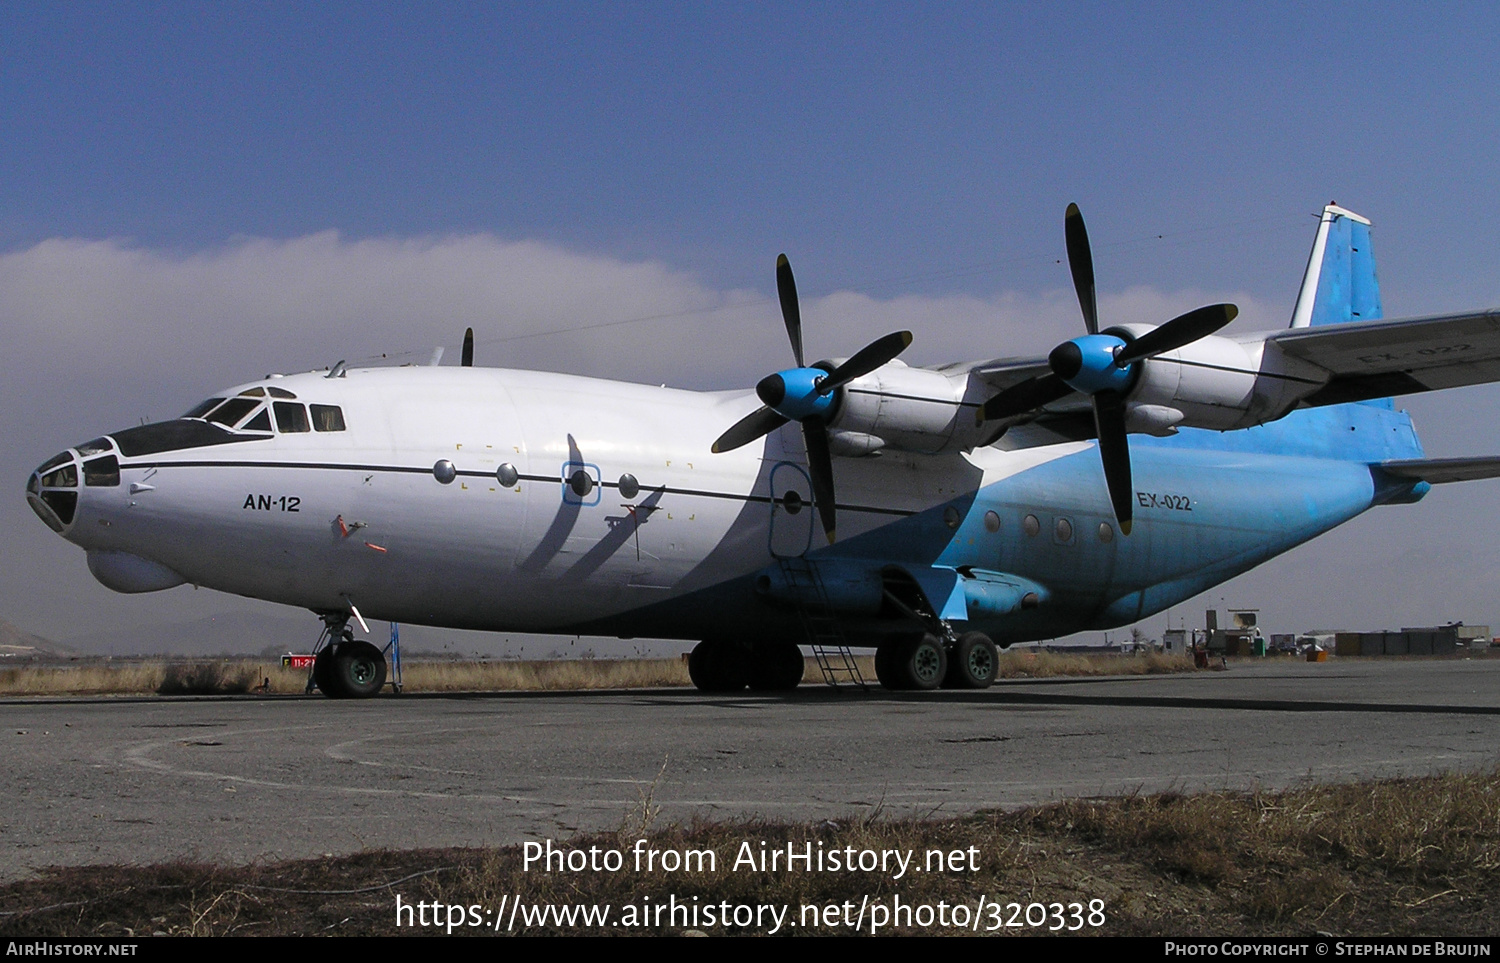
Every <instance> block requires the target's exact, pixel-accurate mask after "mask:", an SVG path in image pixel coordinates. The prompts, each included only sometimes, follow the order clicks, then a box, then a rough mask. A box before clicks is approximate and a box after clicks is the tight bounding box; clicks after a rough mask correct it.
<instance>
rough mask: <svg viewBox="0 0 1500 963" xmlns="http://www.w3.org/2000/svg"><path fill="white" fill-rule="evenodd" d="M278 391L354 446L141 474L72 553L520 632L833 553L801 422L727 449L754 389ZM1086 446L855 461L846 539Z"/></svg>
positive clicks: (426, 375) (334, 606)
mask: <svg viewBox="0 0 1500 963" xmlns="http://www.w3.org/2000/svg"><path fill="white" fill-rule="evenodd" d="M271 384H274V385H276V386H277V387H280V388H283V389H287V390H290V391H292V392H295V394H296V395H297V398H298V400H299V401H301V402H310V403H313V404H329V405H338V406H340V407H341V408H342V409H343V413H344V420H345V422H346V425H347V429H346V430H345V431H341V432H316V431H314V432H307V433H299V434H279V435H276V436H275V437H274V438H271V439H268V440H255V441H245V442H237V443H233V444H225V445H218V446H213V447H207V448H196V449H189V450H184V451H174V452H163V453H160V454H154V455H145V456H139V457H122V458H121V484H120V485H119V486H118V487H113V488H82V489H80V501H79V507H78V512H77V516H76V518H75V519H74V522H73V524H72V525H71V526H70V528H69V530H68V532H67V533H66V534H67V537H68V538H69V539H70V540H71V541H74V542H76V543H77V544H79V545H81V546H82V547H84V548H85V549H88V550H90V551H93V552H128V553H131V554H133V555H136V556H139V557H141V558H144V559H148V560H150V561H152V562H155V563H158V564H160V565H162V566H165V567H167V568H168V569H170V570H172V571H174V572H177V573H179V574H181V575H182V576H183V578H184V579H186V580H187V581H189V582H191V583H193V584H196V585H202V586H205V587H209V588H214V589H219V590H222V591H226V592H232V593H236V594H240V595H245V596H250V597H254V598H260V599H267V600H270V601H274V602H281V603H286V604H291V605H298V606H303V607H307V608H311V609H314V610H319V611H335V610H347V609H348V607H349V606H350V605H351V604H352V605H355V606H358V608H359V609H360V611H361V612H363V613H364V614H365V615H367V616H370V617H376V618H384V619H392V620H396V621H405V622H415V623H424V624H434V625H446V626H455V627H467V628H478V629H489V630H511V631H526V630H537V631H542V630H547V629H550V628H557V627H564V626H569V625H575V624H579V623H583V622H592V621H597V620H601V619H607V618H609V617H611V616H614V615H618V614H620V613H623V612H628V611H631V610H633V609H638V608H640V607H642V606H646V605H649V604H651V603H654V602H658V601H662V600H666V599H669V598H674V597H677V596H680V595H683V594H685V593H687V592H691V591H693V590H695V589H698V588H704V587H708V586H711V585H715V584H718V583H720V582H724V581H726V580H729V579H732V578H736V577H739V576H743V575H747V574H749V573H753V572H755V571H756V570H758V569H760V568H762V567H764V566H765V565H767V564H770V563H771V562H772V561H773V555H772V547H773V545H774V546H776V547H777V549H778V551H780V552H783V553H795V552H798V551H800V550H802V549H803V548H805V547H808V546H809V545H811V546H812V547H816V546H818V545H821V544H823V535H822V533H821V530H820V529H819V528H818V526H817V523H816V513H815V512H814V511H813V510H812V507H811V505H810V504H805V505H804V507H803V508H802V509H801V510H800V511H798V512H796V513H788V512H787V511H786V509H785V508H784V507H782V506H781V505H775V506H773V505H772V503H771V496H772V495H773V494H775V495H776V496H777V497H780V496H782V495H784V494H785V491H786V489H787V488H788V487H796V488H798V489H799V494H800V495H801V497H802V498H803V499H804V501H805V502H810V499H811V491H810V490H809V488H808V486H807V483H806V476H805V464H806V458H805V454H804V452H803V449H802V442H801V434H800V431H799V430H798V427H797V426H796V425H795V424H793V425H788V426H786V427H784V428H782V429H781V430H779V431H777V432H773V433H772V435H770V436H769V437H768V438H767V439H766V441H765V443H764V444H760V443H757V444H755V445H749V446H746V447H744V448H742V449H739V450H737V451H733V452H728V453H725V454H719V455H715V454H712V453H711V452H710V447H711V445H712V444H713V441H714V439H715V438H716V437H717V436H718V435H719V434H720V433H721V432H722V431H723V430H724V428H725V426H727V425H730V424H733V423H734V422H735V421H736V420H738V419H739V418H741V417H743V416H744V415H746V414H747V413H749V412H750V411H752V410H753V409H754V408H755V407H756V406H757V405H758V404H759V401H758V400H757V399H756V398H755V396H754V395H753V394H752V393H750V392H743V391H739V392H722V393H699V392H690V391H682V390H676V389H671V388H657V387H651V386H645V385H631V384H621V383H617V382H606V381H599V380H595V379H589V378H582V377H575V376H570V375H559V374H546V373H540V372H530V371H508V370H497V369H482V368H432V367H429V368H414V367H407V368H386V369H369V370H353V371H349V372H348V373H347V375H346V376H345V377H340V378H326V377H323V376H322V375H321V374H320V373H313V374H304V375H295V376H289V377H285V378H278V379H273V380H268V381H261V382H255V383H253V385H271ZM253 385H241V386H239V387H237V388H235V389H231V390H230V391H229V392H226V393H225V394H226V396H227V395H232V394H237V393H238V392H239V391H241V390H243V389H245V388H247V387H253ZM1082 447H1084V446H1082V445H1079V444H1067V445H1060V446H1055V447H1052V448H1043V449H1030V450H1026V451H1022V452H1013V453H1012V452H1001V451H997V450H994V449H984V450H983V452H982V455H979V456H965V455H959V454H951V455H946V456H936V457H934V456H922V455H911V454H906V453H902V452H893V451H887V452H885V453H883V454H882V455H881V456H880V457H876V458H857V459H856V458H838V459H835V465H836V467H835V475H836V479H837V490H838V505H839V529H840V535H841V540H842V539H843V538H844V537H853V536H857V535H859V534H860V533H862V532H867V531H870V530H872V529H874V528H877V527H879V526H881V525H882V524H885V523H887V522H890V521H893V520H896V519H898V518H901V517H905V516H907V515H909V514H912V513H916V512H920V511H923V510H925V509H929V508H932V507H934V506H936V505H940V504H942V503H944V502H947V501H949V500H951V499H954V498H956V497H958V496H960V495H962V494H965V493H967V492H972V491H974V490H976V489H977V488H978V487H980V485H981V484H982V480H983V481H992V480H994V479H995V478H998V477H1004V476H1006V475H1009V474H1012V473H1014V472H1016V471H1020V470H1022V469H1023V468H1025V467H1030V466H1032V465H1035V464H1039V463H1041V462H1045V461H1047V460H1050V459H1053V458H1057V457H1062V456H1063V455H1066V454H1071V453H1073V452H1076V451H1078V450H1079V449H1080V448H1082ZM443 459H446V460H448V461H451V462H452V463H453V465H454V467H455V468H456V469H457V472H458V474H457V477H456V478H455V479H454V480H453V482H452V483H450V484H442V483H440V482H439V481H438V480H437V479H436V478H435V477H434V473H433V465H434V464H435V463H436V462H438V461H439V460H443ZM503 464H508V465H511V466H514V468H515V470H516V471H517V472H518V473H519V475H520V480H519V482H518V483H517V484H516V485H514V486H512V487H506V486H505V485H503V484H502V483H501V482H500V481H498V480H497V478H496V469H497V468H498V467H499V466H501V465H503ZM579 468H582V469H583V470H585V471H587V472H588V473H589V475H590V476H591V477H592V478H593V479H594V480H595V482H596V484H595V486H594V487H593V489H592V491H590V492H589V493H588V494H587V495H586V496H584V497H582V498H579V497H578V496H576V495H575V494H574V493H573V492H572V490H571V489H569V488H567V487H566V485H565V477H566V476H567V475H569V474H571V473H572V472H573V471H575V470H577V469H579ZM565 469H566V470H565ZM626 474H629V475H632V476H634V477H635V478H636V479H637V480H638V482H639V486H640V490H639V492H638V493H637V494H636V496H635V497H634V498H627V497H624V496H623V495H622V493H621V492H620V489H619V482H620V478H621V476H623V475H626ZM292 500H295V506H294V507H295V509H296V510H295V511H292V510H290V508H291V507H293V502H292ZM268 506H269V507H268Z"/></svg>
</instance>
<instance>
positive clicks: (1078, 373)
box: [1047, 334, 1135, 395]
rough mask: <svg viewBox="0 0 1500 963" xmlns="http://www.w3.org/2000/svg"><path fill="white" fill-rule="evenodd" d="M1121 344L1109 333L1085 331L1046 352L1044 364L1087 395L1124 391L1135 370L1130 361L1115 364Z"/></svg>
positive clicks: (1122, 342)
mask: <svg viewBox="0 0 1500 963" xmlns="http://www.w3.org/2000/svg"><path fill="white" fill-rule="evenodd" d="M1124 347H1125V342H1124V341H1122V340H1121V339H1119V338H1117V337H1115V336H1114V335H1112V334H1086V335H1084V336H1083V337H1081V338H1074V339H1073V340H1072V341H1064V342H1063V343H1062V344H1060V345H1058V346H1057V347H1055V348H1053V349H1052V353H1051V354H1049V355H1047V364H1048V365H1050V366H1051V368H1052V373H1053V374H1055V375H1057V376H1058V377H1059V378H1061V379H1062V380H1064V381H1066V382H1067V383H1068V386H1069V387H1070V388H1072V389H1073V390H1074V391H1081V392H1083V393H1084V394H1086V395H1092V394H1097V393H1098V392H1100V391H1116V392H1120V393H1122V394H1123V393H1124V392H1126V391H1129V390H1130V386H1131V383H1132V382H1134V380H1135V372H1133V371H1131V370H1130V369H1131V368H1132V367H1133V366H1132V365H1126V366H1125V367H1123V368H1122V367H1120V366H1119V365H1117V364H1115V356H1116V355H1118V354H1119V353H1120V351H1121V349H1123V348H1124Z"/></svg>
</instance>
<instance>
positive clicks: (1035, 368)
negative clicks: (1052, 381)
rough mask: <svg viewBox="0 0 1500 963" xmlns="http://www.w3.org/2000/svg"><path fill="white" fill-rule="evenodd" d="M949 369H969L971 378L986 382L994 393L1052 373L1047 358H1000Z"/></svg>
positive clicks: (953, 366)
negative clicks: (1028, 379)
mask: <svg viewBox="0 0 1500 963" xmlns="http://www.w3.org/2000/svg"><path fill="white" fill-rule="evenodd" d="M949 367H952V368H963V369H967V370H968V373H969V374H970V376H972V377H974V378H977V379H979V380H980V381H982V382H984V383H985V384H986V385H988V386H989V388H990V389H991V391H992V392H996V391H1004V390H1005V389H1006V388H1009V387H1010V386H1011V385H1013V384H1019V383H1020V382H1022V381H1025V380H1026V379H1027V378H1039V377H1041V376H1042V375H1045V374H1048V373H1050V372H1051V371H1052V369H1051V368H1050V367H1049V366H1048V365H1047V359H1046V358H1000V359H998V360H995V361H982V362H980V363H978V364H965V365H951V366H949ZM938 370H939V371H942V370H944V369H942V368H939V369H938Z"/></svg>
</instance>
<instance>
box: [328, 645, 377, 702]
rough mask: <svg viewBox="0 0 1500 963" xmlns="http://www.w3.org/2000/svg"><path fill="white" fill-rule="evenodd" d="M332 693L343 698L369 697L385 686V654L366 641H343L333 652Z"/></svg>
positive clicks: (330, 681) (330, 680)
mask: <svg viewBox="0 0 1500 963" xmlns="http://www.w3.org/2000/svg"><path fill="white" fill-rule="evenodd" d="M329 683H330V686H331V688H332V692H330V693H329V694H330V695H332V694H333V692H337V693H338V694H339V695H340V696H342V697H343V698H346V699H368V698H369V697H371V696H373V695H376V694H378V693H379V692H380V690H381V689H383V688H385V656H384V655H382V654H381V653H380V650H379V649H377V648H375V646H373V645H371V644H370V643H368V642H363V641H355V642H345V643H343V644H342V645H340V646H339V647H338V648H337V649H336V650H334V653H333V665H332V671H331V672H330V679H329Z"/></svg>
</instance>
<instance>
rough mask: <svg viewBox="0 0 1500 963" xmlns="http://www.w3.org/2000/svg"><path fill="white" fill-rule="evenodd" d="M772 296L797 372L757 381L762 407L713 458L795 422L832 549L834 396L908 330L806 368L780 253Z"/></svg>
mask: <svg viewBox="0 0 1500 963" xmlns="http://www.w3.org/2000/svg"><path fill="white" fill-rule="evenodd" d="M776 294H777V297H778V299H779V300H780V301H781V320H782V321H783V322H784V323H785V324H786V335H787V339H788V340H789V341H791V343H792V359H793V360H794V361H796V362H797V367H795V368H787V369H785V370H783V371H778V372H776V373H775V374H770V375H767V376H766V377H764V378H762V379H760V382H759V383H758V384H756V386H755V394H756V396H757V397H759V398H760V400H761V403H762V407H760V408H757V409H755V410H754V411H752V412H750V414H748V415H746V416H745V417H743V418H741V419H740V420H739V421H737V422H735V423H734V424H733V425H731V426H730V427H729V430H728V431H726V432H724V434H722V435H720V436H719V438H718V440H717V441H715V442H714V446H713V450H714V453H715V454H718V453H720V452H726V451H733V450H734V449H736V448H740V447H743V446H745V445H748V444H750V443H751V442H752V441H755V440H756V439H757V438H761V437H764V436H765V435H768V434H770V433H771V432H773V431H775V430H776V429H777V428H780V427H781V426H782V425H785V424H786V423H787V422H791V421H795V422H798V423H800V424H801V425H802V440H803V442H804V443H805V444H806V446H807V467H808V471H809V473H810V474H811V475H812V488H813V503H814V504H815V505H816V506H817V509H818V517H819V519H820V520H821V521H822V523H823V531H824V533H825V534H826V535H827V536H828V543H829V544H830V545H831V544H833V540H834V534H835V529H836V528H837V524H836V522H837V518H836V517H835V511H834V491H833V455H832V453H831V452H830V450H829V447H828V421H829V419H830V418H832V416H833V415H834V413H836V412H837V410H838V397H837V395H836V392H837V391H838V389H840V388H842V387H843V386H844V385H846V384H848V383H849V382H851V381H853V380H854V379H855V378H859V377H863V376H864V375H867V374H869V373H870V372H872V371H874V370H875V369H876V368H879V367H880V366H881V365H883V364H885V363H887V362H889V361H890V360H891V359H892V358H894V357H896V356H897V355H898V354H900V353H901V352H903V351H905V350H906V347H907V345H909V344H911V332H910V331H895V332H892V333H891V334H888V335H886V336H885V337H883V338H878V339H876V340H875V341H872V342H870V343H869V344H867V345H865V346H864V347H863V348H860V349H859V350H858V351H856V352H855V353H854V355H853V356H852V357H850V358H849V359H848V360H847V361H845V362H844V363H843V364H840V365H837V366H835V367H832V368H827V367H826V366H814V367H811V368H810V367H808V366H807V365H806V363H805V362H804V361H803V355H802V309H801V307H800V306H799V305H798V302H797V282H796V280H795V279H794V278H793V277H792V265H791V262H790V261H788V260H787V257H786V255H785V254H783V255H781V256H779V257H778V258H777V259H776Z"/></svg>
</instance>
